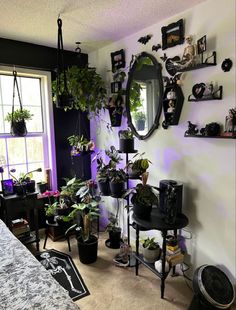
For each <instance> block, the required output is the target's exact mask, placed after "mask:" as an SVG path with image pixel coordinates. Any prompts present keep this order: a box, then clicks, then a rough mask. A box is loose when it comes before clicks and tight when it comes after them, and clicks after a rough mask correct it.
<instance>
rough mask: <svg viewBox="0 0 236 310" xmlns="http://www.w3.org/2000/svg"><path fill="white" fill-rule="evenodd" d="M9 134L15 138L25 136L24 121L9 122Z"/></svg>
mask: <svg viewBox="0 0 236 310" xmlns="http://www.w3.org/2000/svg"><path fill="white" fill-rule="evenodd" d="M11 134H12V136H16V137H24V136H26V135H27V128H26V124H25V120H21V121H18V122H15V121H12V122H11Z"/></svg>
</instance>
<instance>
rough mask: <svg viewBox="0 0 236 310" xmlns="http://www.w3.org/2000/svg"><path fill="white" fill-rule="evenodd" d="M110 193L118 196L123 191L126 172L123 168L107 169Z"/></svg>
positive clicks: (120, 195)
mask: <svg viewBox="0 0 236 310" xmlns="http://www.w3.org/2000/svg"><path fill="white" fill-rule="evenodd" d="M109 180H110V183H109V184H110V190H111V195H112V196H113V197H115V198H120V197H122V195H123V194H124V191H125V182H126V180H127V177H126V173H125V172H124V170H123V169H111V170H110V171H109Z"/></svg>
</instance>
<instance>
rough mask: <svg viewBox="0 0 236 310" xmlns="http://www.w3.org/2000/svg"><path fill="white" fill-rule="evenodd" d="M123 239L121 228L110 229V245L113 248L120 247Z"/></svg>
mask: <svg viewBox="0 0 236 310" xmlns="http://www.w3.org/2000/svg"><path fill="white" fill-rule="evenodd" d="M120 240H121V229H116V230H110V231H109V243H110V245H109V247H110V248H111V249H119V248H120Z"/></svg>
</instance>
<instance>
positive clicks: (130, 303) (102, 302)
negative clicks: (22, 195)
mask: <svg viewBox="0 0 236 310" xmlns="http://www.w3.org/2000/svg"><path fill="white" fill-rule="evenodd" d="M41 234H42V236H41V237H42V239H41V242H40V250H41V251H43V249H42V247H43V238H44V236H43V232H41ZM106 239H107V233H101V234H100V237H99V246H98V249H99V250H98V259H97V261H96V262H95V263H93V264H90V265H84V264H82V263H81V262H80V261H79V257H78V249H77V243H76V240H75V238H74V237H72V240H71V248H72V249H71V250H72V251H71V253H69V252H68V245H67V242H66V241H65V240H60V241H56V242H53V241H52V240H51V239H50V238H48V241H47V246H46V248H47V249H55V250H58V251H62V252H64V253H68V254H70V255H71V256H72V258H73V261H74V263H75V264H76V266H77V268H78V270H79V272H80V274H81V275H82V277H83V279H84V281H85V283H86V285H87V287H88V289H89V291H90V295H89V296H86V297H84V298H82V299H80V300H78V301H76V303H77V304H78V305H79V306H80V308H81V310H90V309H91V310H92V309H96V310H109V309H112V310H130V309H131V308H132V309H139V310H154V309H160V310H169V309H170V310H172V309H173V310H175V309H184V310H187V309H188V306H189V305H190V303H191V300H192V296H193V293H192V290H191V288H190V287H189V283H187V284H188V285H187V284H186V282H185V279H184V278H183V276H178V277H171V276H170V275H169V276H168V277H167V279H166V287H165V299H161V298H160V279H159V278H158V277H157V276H155V274H153V273H152V272H151V271H150V270H148V269H147V268H145V267H144V266H143V265H140V269H139V276H136V275H135V270H134V268H133V267H125V268H124V267H116V266H115V265H114V263H113V262H112V259H113V257H114V256H115V254H117V253H118V252H119V250H114V249H110V248H107V247H106V246H105V240H106Z"/></svg>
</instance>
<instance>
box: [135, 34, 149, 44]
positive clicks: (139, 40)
mask: <svg viewBox="0 0 236 310" xmlns="http://www.w3.org/2000/svg"><path fill="white" fill-rule="evenodd" d="M151 37H152V34H148V35H146V36H145V37H141V38H139V39H138V42H139V43H142V44H144V45H146V44H147V43H148V41H149V40H150V39H151Z"/></svg>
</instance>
